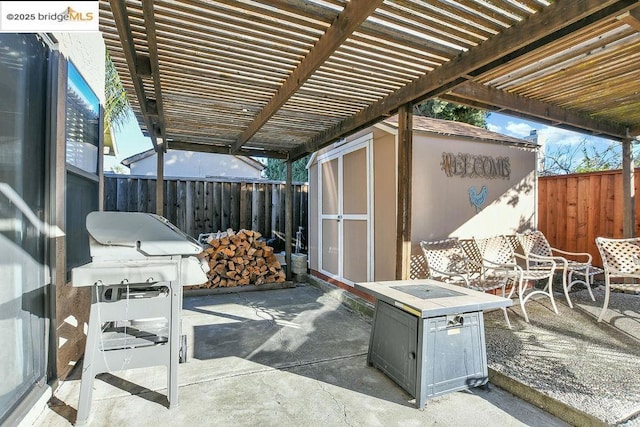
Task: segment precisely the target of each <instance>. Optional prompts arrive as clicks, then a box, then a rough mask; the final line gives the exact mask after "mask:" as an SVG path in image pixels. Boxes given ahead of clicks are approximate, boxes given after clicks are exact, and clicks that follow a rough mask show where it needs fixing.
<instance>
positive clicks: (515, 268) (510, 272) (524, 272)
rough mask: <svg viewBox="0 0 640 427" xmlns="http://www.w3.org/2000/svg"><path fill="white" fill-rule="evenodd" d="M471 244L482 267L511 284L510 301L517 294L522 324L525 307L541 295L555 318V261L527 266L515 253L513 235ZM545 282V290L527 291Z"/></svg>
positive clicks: (542, 261)
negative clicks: (530, 286)
mask: <svg viewBox="0 0 640 427" xmlns="http://www.w3.org/2000/svg"><path fill="white" fill-rule="evenodd" d="M474 242H475V246H476V249H475V251H477V254H476V255H475V256H477V257H480V259H481V260H482V263H483V265H484V266H485V267H487V268H493V269H494V273H493V274H499V275H503V276H504V277H505V279H507V280H508V281H509V282H510V283H511V284H512V287H511V291H510V292H509V298H510V297H511V296H512V295H513V294H514V293H515V292H517V293H518V300H519V302H520V307H521V308H522V314H523V315H524V319H525V321H527V322H529V316H528V315H527V310H526V308H525V304H526V303H527V302H528V301H529V299H531V297H533V296H534V295H539V294H542V295H545V296H547V297H548V298H549V299H550V300H551V305H552V307H553V311H554V312H555V313H556V314H558V308H557V307H556V302H555V300H554V299H553V290H552V288H551V282H552V280H553V274H554V272H555V269H556V263H555V261H553V260H542V259H540V260H539V262H538V263H537V264H535V265H533V264H531V265H529V263H527V259H526V258H525V257H524V255H522V254H519V253H518V252H517V251H516V248H517V247H518V246H519V242H518V240H517V238H516V237H515V236H513V235H512V236H504V235H498V236H492V237H487V238H482V239H478V238H476V239H474ZM467 246H469V245H467ZM534 258H535V257H534ZM544 280H547V285H546V286H545V288H544V289H539V288H535V287H533V288H532V289H531V290H530V289H529V288H528V285H529V282H530V281H544Z"/></svg>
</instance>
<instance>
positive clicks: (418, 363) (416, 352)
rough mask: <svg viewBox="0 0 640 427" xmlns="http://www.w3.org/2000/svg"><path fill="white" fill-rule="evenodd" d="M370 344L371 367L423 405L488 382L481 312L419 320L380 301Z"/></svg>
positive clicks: (420, 405) (419, 404) (418, 404)
mask: <svg viewBox="0 0 640 427" xmlns="http://www.w3.org/2000/svg"><path fill="white" fill-rule="evenodd" d="M369 345H370V349H369V358H368V362H369V364H370V365H373V366H375V367H376V368H378V369H380V370H381V371H382V372H384V373H385V374H387V375H388V376H389V377H390V378H391V379H393V380H394V381H395V382H396V383H397V384H398V385H400V386H401V387H402V388H403V389H404V390H406V391H407V392H408V393H409V394H410V395H411V396H414V397H415V398H416V405H417V406H419V407H422V406H423V402H424V399H428V398H432V397H435V396H439V395H442V394H446V393H449V392H453V391H458V390H463V389H467V388H471V387H477V386H480V385H484V384H486V383H487V381H488V371H487V364H486V354H485V346H484V321H483V316H482V311H477V312H468V313H461V314H457V315H445V316H437V317H427V318H422V319H421V318H419V317H417V316H414V315H412V314H411V313H408V312H406V311H403V310H400V309H399V308H397V307H394V306H393V305H391V304H388V303H386V302H384V301H380V300H378V302H377V305H376V311H375V319H374V324H373V328H372V332H371V340H370V344H369ZM420 350H421V351H420ZM421 359H422V360H421ZM420 395H422V396H420Z"/></svg>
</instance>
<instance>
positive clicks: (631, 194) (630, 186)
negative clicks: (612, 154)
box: [622, 139, 635, 237]
mask: <svg viewBox="0 0 640 427" xmlns="http://www.w3.org/2000/svg"><path fill="white" fill-rule="evenodd" d="M633 166H634V165H633V148H632V141H631V140H630V139H628V140H625V141H622V206H623V213H622V215H623V220H622V234H623V235H624V237H634V235H635V209H634V198H635V186H634V171H633Z"/></svg>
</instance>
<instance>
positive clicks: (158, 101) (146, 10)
mask: <svg viewBox="0 0 640 427" xmlns="http://www.w3.org/2000/svg"><path fill="white" fill-rule="evenodd" d="M142 10H143V15H144V26H145V28H146V30H147V31H146V34H147V49H148V51H149V65H150V68H151V77H152V78H153V90H154V95H155V107H156V112H157V114H158V118H157V122H156V123H155V125H156V127H157V128H158V130H159V133H160V135H159V136H160V137H161V138H162V140H163V141H166V139H167V132H166V129H165V125H164V108H163V106H162V88H161V86H160V63H159V59H158V41H157V39H156V19H155V13H154V11H153V0H142ZM152 133H154V132H152ZM166 146H167V144H162V147H160V148H163V149H165V150H166ZM156 151H157V150H156Z"/></svg>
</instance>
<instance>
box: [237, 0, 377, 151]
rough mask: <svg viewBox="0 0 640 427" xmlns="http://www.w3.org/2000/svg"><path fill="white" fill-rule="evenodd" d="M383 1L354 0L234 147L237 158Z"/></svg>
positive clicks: (239, 137) (321, 37)
mask: <svg viewBox="0 0 640 427" xmlns="http://www.w3.org/2000/svg"><path fill="white" fill-rule="evenodd" d="M382 1H383V0H375V1H372V0H351V1H350V2H349V3H347V4H346V6H345V7H344V10H343V11H342V12H341V13H340V14H339V15H338V16H337V17H336V19H335V20H334V21H333V23H332V24H331V26H330V27H329V28H327V31H326V32H325V33H324V34H323V35H322V36H320V38H319V39H318V41H317V42H316V44H315V45H314V46H313V48H311V50H310V51H309V53H308V54H307V55H306V56H305V57H304V58H303V59H302V61H300V64H298V66H297V67H296V68H295V69H294V70H293V72H292V73H291V75H289V77H288V78H287V79H286V80H285V81H284V83H283V84H282V86H281V87H280V88H279V89H278V91H277V92H276V93H275V95H274V96H273V97H272V98H271V99H270V100H269V102H267V104H266V105H265V106H264V108H263V109H262V110H260V112H259V113H258V114H257V116H256V117H255V119H254V120H253V121H252V122H251V123H250V124H249V126H247V128H246V129H245V130H244V131H243V132H242V133H241V134H240V136H238V139H237V140H236V142H234V143H233V145H232V147H231V152H232V154H236V153H237V152H238V150H239V149H240V147H242V146H243V145H244V144H245V143H246V142H247V141H249V139H251V137H253V136H254V135H255V134H256V133H257V132H258V131H259V130H260V128H261V127H262V126H263V125H264V124H265V123H266V122H267V120H269V119H270V118H271V117H272V116H273V115H274V114H275V113H277V112H278V110H279V109H280V107H282V106H283V105H284V103H285V102H287V100H288V99H289V98H290V97H291V96H292V95H293V94H294V93H296V92H297V90H298V89H300V87H301V86H302V85H303V84H304V82H306V81H307V79H309V77H311V75H312V74H313V73H314V72H315V71H316V70H317V69H318V68H320V66H321V65H322V64H324V62H325V61H326V60H327V59H328V58H329V57H330V56H331V55H332V54H333V52H335V51H336V49H338V48H339V47H340V45H342V42H344V41H345V40H346V39H347V37H349V36H350V35H351V33H353V31H355V29H356V28H358V26H360V24H361V23H362V22H364V20H365V19H367V17H369V15H371V14H372V13H373V11H374V10H375V9H376V8H377V7H378V6H379V5H380V4H382Z"/></svg>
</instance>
